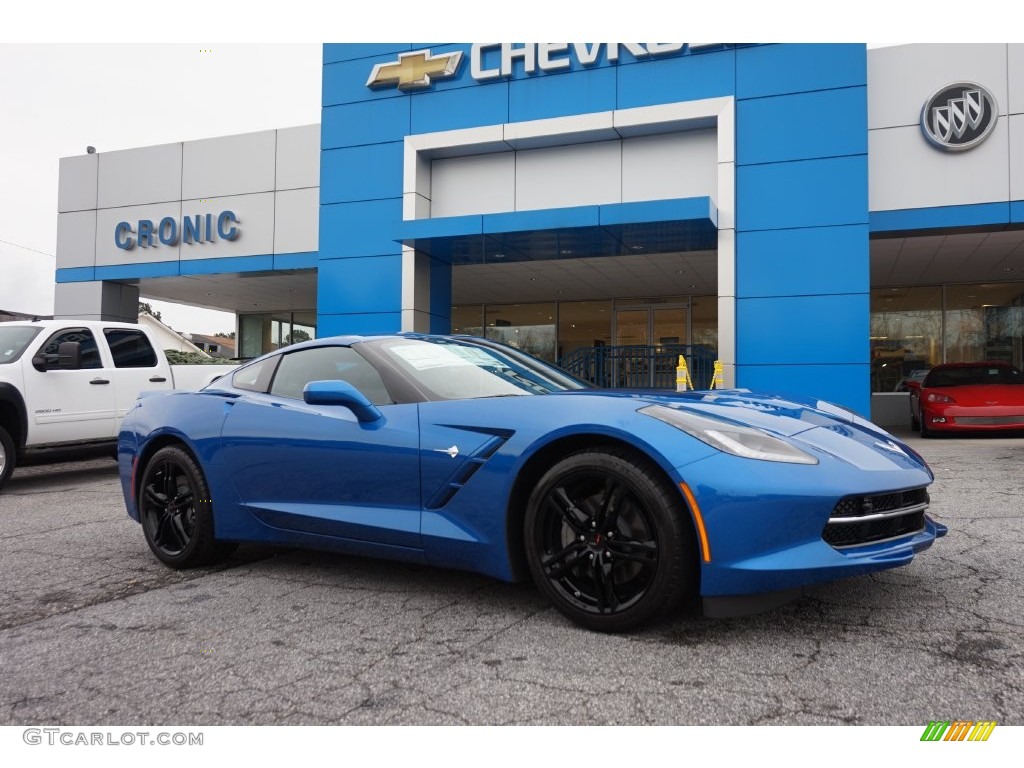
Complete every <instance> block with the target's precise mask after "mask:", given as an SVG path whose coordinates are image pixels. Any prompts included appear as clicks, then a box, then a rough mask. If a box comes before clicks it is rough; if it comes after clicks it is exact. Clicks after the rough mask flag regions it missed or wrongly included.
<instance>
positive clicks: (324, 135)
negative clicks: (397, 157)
mask: <svg viewBox="0 0 1024 768" xmlns="http://www.w3.org/2000/svg"><path fill="white" fill-rule="evenodd" d="M322 117H323V121H322V123H321V125H320V148H321V149H334V148H335V147H352V146H356V145H360V144H379V143H381V142H388V141H403V140H404V139H405V137H406V136H407V135H408V134H409V123H410V117H409V100H408V99H381V100H380V101H370V102H365V101H364V102H360V103H359V104H343V105H340V106H337V107H325V108H324V110H323V112H322ZM320 181H321V183H323V179H321V180H320ZM401 191H402V190H401V188H399V189H398V190H396V192H397V193H399V194H400V193H401Z"/></svg>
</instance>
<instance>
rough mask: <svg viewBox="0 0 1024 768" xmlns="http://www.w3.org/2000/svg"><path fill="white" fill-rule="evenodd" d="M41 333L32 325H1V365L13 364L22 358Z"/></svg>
mask: <svg viewBox="0 0 1024 768" xmlns="http://www.w3.org/2000/svg"><path fill="white" fill-rule="evenodd" d="M39 331H40V329H39V328H34V327H32V326H31V325H7V324H0V365H2V364H4V363H13V362H14V361H15V360H17V359H18V358H19V357H21V353H22V352H24V351H25V347H27V346H28V343H29V342H30V341H32V339H34V338H35V337H36V335H37V334H38V333H39Z"/></svg>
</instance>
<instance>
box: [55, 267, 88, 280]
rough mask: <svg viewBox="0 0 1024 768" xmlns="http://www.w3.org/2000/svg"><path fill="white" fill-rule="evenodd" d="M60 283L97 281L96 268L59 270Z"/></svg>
mask: <svg viewBox="0 0 1024 768" xmlns="http://www.w3.org/2000/svg"><path fill="white" fill-rule="evenodd" d="M56 277H57V279H56V281H55V282H58V283H86V282H89V281H91V280H95V279H96V268H95V267H63V268H61V269H58V270H57V275H56Z"/></svg>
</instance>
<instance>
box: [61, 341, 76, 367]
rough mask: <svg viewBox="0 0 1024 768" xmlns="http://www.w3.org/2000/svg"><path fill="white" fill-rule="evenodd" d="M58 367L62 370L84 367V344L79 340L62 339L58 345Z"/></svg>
mask: <svg viewBox="0 0 1024 768" xmlns="http://www.w3.org/2000/svg"><path fill="white" fill-rule="evenodd" d="M57 367H58V368H60V369H61V370H78V369H79V368H81V367H82V344H81V343H80V342H77V341H62V342H61V343H60V344H59V345H58V346H57Z"/></svg>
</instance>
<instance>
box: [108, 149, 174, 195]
mask: <svg viewBox="0 0 1024 768" xmlns="http://www.w3.org/2000/svg"><path fill="white" fill-rule="evenodd" d="M97 157H98V158H99V172H98V175H99V207H100V208H115V207H118V206H126V205H147V204H150V203H164V202H168V201H171V200H180V199H181V144H161V145H159V146H156V147H143V148H142V149H126V150H123V151H120V152H101V153H99V155H97Z"/></svg>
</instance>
